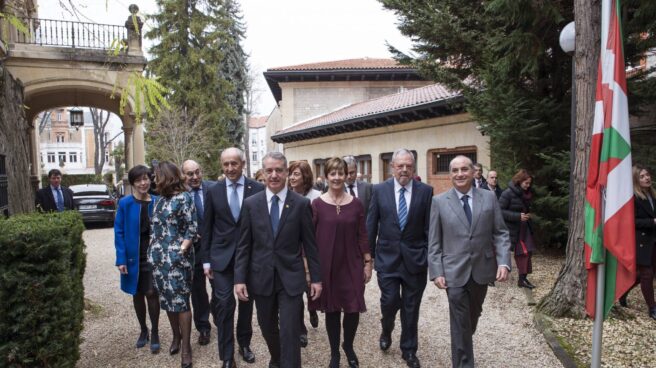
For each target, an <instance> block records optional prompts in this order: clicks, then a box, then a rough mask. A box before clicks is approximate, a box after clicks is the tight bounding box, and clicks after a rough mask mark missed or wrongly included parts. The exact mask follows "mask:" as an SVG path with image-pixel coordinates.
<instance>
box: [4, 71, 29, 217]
mask: <svg viewBox="0 0 656 368" xmlns="http://www.w3.org/2000/svg"><path fill="white" fill-rule="evenodd" d="M0 155H4V156H5V165H6V168H7V176H8V182H9V183H8V192H9V193H8V194H9V213H10V214H17V213H24V212H30V211H32V210H33V209H34V192H33V190H32V186H31V184H30V124H29V123H28V121H27V120H26V119H25V110H24V109H23V86H22V84H21V83H20V82H19V81H17V80H15V79H14V78H13V77H12V76H11V74H9V72H8V71H7V70H6V69H5V67H4V64H3V63H1V62H0Z"/></svg>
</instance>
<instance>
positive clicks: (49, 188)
mask: <svg viewBox="0 0 656 368" xmlns="http://www.w3.org/2000/svg"><path fill="white" fill-rule="evenodd" d="M46 188H47V189H48V190H47V191H46V193H48V199H50V204H51V205H52V208H54V209H55V210H57V201H55V196H54V195H53V194H52V187H51V186H50V185H48V186H47V187H46ZM62 196H63V194H62Z"/></svg>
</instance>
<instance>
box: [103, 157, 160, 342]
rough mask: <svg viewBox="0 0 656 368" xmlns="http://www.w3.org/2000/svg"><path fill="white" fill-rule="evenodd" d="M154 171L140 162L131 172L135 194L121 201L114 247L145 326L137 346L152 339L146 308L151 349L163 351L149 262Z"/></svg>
mask: <svg viewBox="0 0 656 368" xmlns="http://www.w3.org/2000/svg"><path fill="white" fill-rule="evenodd" d="M149 173H150V170H149V169H148V168H147V167H146V166H144V165H137V166H135V167H133V168H132V169H130V171H129V172H128V181H129V182H130V185H132V195H129V196H125V197H123V198H121V200H120V201H119V202H118V210H117V212H116V219H115V220H114V246H115V247H116V267H118V270H119V272H120V273H121V290H123V291H124V292H126V293H128V294H130V295H132V302H133V304H134V311H135V312H136V314H137V320H139V325H140V326H141V333H140V334H139V338H138V339H137V343H136V347H137V348H142V347H144V346H145V345H146V343H147V342H148V338H149V336H148V326H147V325H146V309H148V314H149V315H150V323H151V331H150V351H151V352H152V353H153V354H156V353H158V352H159V348H160V344H159V329H158V323H159V300H158V295H157V291H156V289H155V287H154V283H153V273H152V268H151V266H150V263H148V246H149V243H150V219H151V217H152V215H153V203H155V200H156V199H157V197H156V196H153V195H151V194H149V192H148V191H149V189H150V177H149Z"/></svg>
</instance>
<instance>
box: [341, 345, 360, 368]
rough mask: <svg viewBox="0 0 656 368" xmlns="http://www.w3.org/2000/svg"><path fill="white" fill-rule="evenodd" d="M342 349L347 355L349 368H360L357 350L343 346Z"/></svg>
mask: <svg viewBox="0 0 656 368" xmlns="http://www.w3.org/2000/svg"><path fill="white" fill-rule="evenodd" d="M342 349H343V350H344V353H346V359H347V361H348V365H349V368H360V362H359V361H358V356H357V355H356V354H355V350H353V346H351V347H350V348H349V347H347V346H345V345H344V344H342Z"/></svg>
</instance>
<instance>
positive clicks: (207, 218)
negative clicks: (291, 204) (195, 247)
mask: <svg viewBox="0 0 656 368" xmlns="http://www.w3.org/2000/svg"><path fill="white" fill-rule="evenodd" d="M245 159H246V158H245V157H244V152H243V151H242V150H240V149H238V148H228V149H226V150H224V151H223V152H222V153H221V168H222V169H223V174H224V175H225V179H224V180H219V181H218V182H217V183H216V185H214V186H213V187H212V188H210V189H209V190H208V191H207V197H206V200H205V202H204V208H205V213H204V218H203V227H202V229H201V233H202V236H203V238H202V243H203V247H202V249H203V252H202V254H203V268H204V270H205V275H206V276H207V277H208V278H209V279H210V282H211V285H212V314H213V315H214V324H215V325H216V327H217V330H218V340H219V341H218V345H219V358H220V359H221V360H222V361H223V367H228V368H230V367H234V366H236V363H235V359H234V349H235V342H234V340H235V309H236V308H237V303H236V302H235V296H234V292H233V285H234V276H235V273H234V272H235V261H234V260H235V249H236V248H237V242H238V241H239V236H240V230H239V226H240V222H241V219H240V217H241V216H240V212H241V207H242V202H243V200H244V199H246V198H248V197H250V196H251V195H253V194H255V193H258V192H261V191H263V190H264V186H263V185H262V184H260V183H258V182H256V181H254V180H251V179H248V178H246V177H245V176H244V175H243V174H242V171H243V169H244V164H245ZM252 320H253V302H252V301H247V302H242V301H240V302H239V311H238V314H237V343H238V345H239V348H238V352H239V355H241V357H242V359H244V361H246V362H247V363H253V362H255V354H253V352H252V351H251V348H250V345H251V338H252V336H253V327H252Z"/></svg>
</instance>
